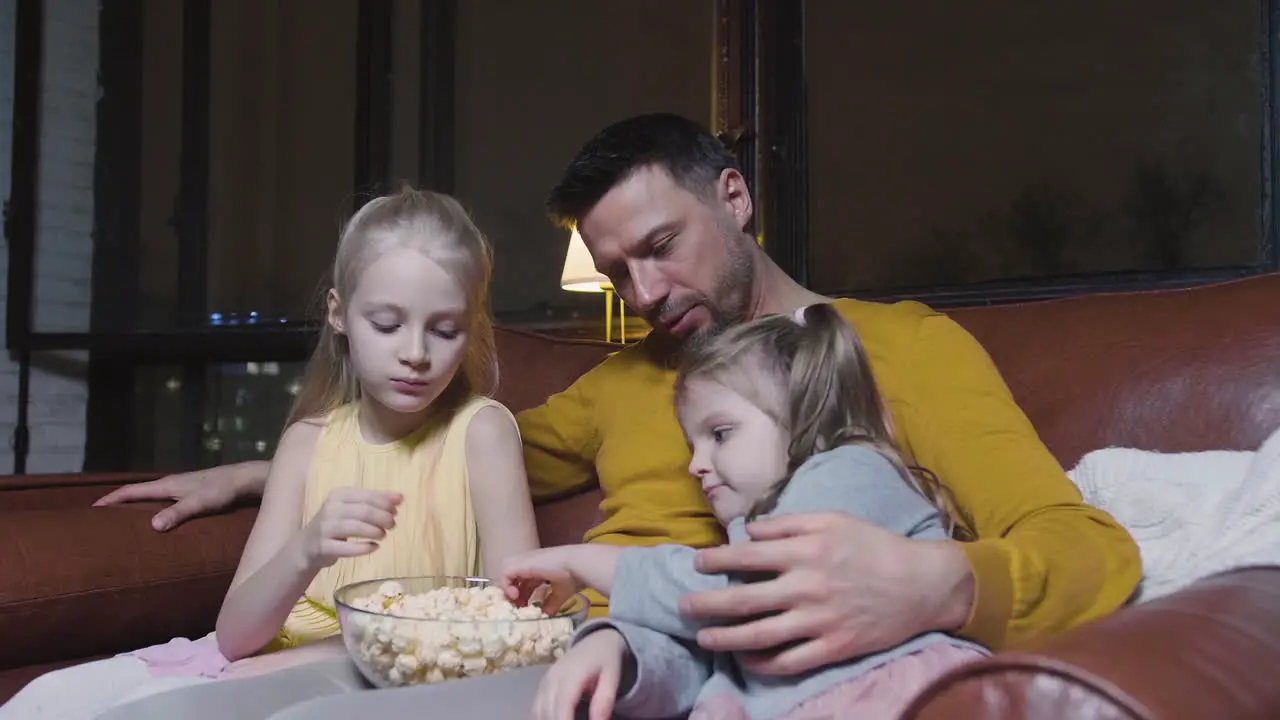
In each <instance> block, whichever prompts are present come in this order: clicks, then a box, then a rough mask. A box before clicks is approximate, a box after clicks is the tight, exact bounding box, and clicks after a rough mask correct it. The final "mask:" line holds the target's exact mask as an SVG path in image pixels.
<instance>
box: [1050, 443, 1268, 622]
mask: <svg viewBox="0 0 1280 720" xmlns="http://www.w3.org/2000/svg"><path fill="white" fill-rule="evenodd" d="M1068 475H1070V477H1071V479H1072V481H1073V482H1075V484H1076V486H1077V487H1079V488H1080V492H1081V493H1082V494H1083V495H1084V499H1085V501H1086V502H1088V503H1089V504H1090V505H1093V506H1095V507H1097V508H1100V509H1102V510H1104V511H1106V512H1108V513H1110V514H1111V515H1112V517H1114V518H1115V519H1116V520H1117V521H1118V522H1119V523H1120V524H1121V525H1123V526H1124V527H1125V528H1126V529H1128V530H1129V532H1130V533H1131V534H1132V535H1133V537H1134V539H1135V540H1136V541H1137V543H1138V549H1139V551H1140V552H1141V554H1142V564H1143V579H1142V585H1141V587H1140V588H1139V593H1138V597H1137V598H1135V601H1136V602H1142V601H1144V600H1151V599H1153V598H1156V597H1160V596H1162V595H1167V594H1169V593H1171V592H1174V591H1176V590H1179V589H1181V588H1183V587H1185V586H1187V585H1189V584H1191V583H1192V582H1195V581H1196V580H1199V579H1201V578H1204V577H1207V576H1209V575H1213V574H1215V573H1218V572H1223V571H1226V570H1232V569H1235V568H1240V567H1245V566H1249V565H1280V428H1277V430H1276V431H1275V432H1273V433H1272V435H1271V437H1270V438H1268V439H1267V440H1266V441H1265V442H1264V443H1263V444H1262V446H1261V447H1260V448H1259V449H1258V450H1257V451H1256V452H1235V451H1209V452H1196V453H1157V452H1149V451H1145V450H1135V449H1132V448H1114V447H1113V448H1104V449H1102V450H1095V451H1093V452H1091V453H1089V454H1088V455H1085V456H1084V457H1083V458H1081V460H1080V463H1079V464H1078V465H1076V467H1075V468H1074V469H1073V470H1071V471H1070V472H1069V473H1068Z"/></svg>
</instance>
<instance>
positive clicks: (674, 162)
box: [547, 113, 738, 228]
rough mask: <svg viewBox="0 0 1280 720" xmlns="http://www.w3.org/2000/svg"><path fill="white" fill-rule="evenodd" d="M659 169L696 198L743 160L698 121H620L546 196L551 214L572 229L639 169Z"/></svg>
mask: <svg viewBox="0 0 1280 720" xmlns="http://www.w3.org/2000/svg"><path fill="white" fill-rule="evenodd" d="M649 166H658V167H661V168H662V169H663V170H665V171H666V172H667V174H669V175H670V176H671V178H672V179H673V180H674V181H675V182H676V183H677V184H679V185H680V187H682V188H684V189H685V190H688V191H689V192H691V193H694V194H696V195H703V194H705V193H706V192H707V190H708V189H709V188H710V187H711V186H712V184H713V183H714V182H715V181H716V179H717V178H719V177H720V173H722V172H724V170H725V169H726V168H733V169H735V170H737V169H738V162H737V160H735V159H734V157H733V154H732V153H730V152H729V150H728V148H726V147H725V146H724V143H722V142H720V140H719V139H717V138H716V137H715V136H714V135H712V134H711V133H710V132H708V131H707V130H706V128H704V127H702V126H701V125H699V124H698V123H696V122H694V121H692V120H690V119H688V118H684V117H681V116H679V115H673V114H670V113H651V114H647V115H637V116H635V117H631V118H627V119H626V120H620V121H618V122H616V123H614V124H612V125H610V126H609V127H607V128H605V129H604V130H601V131H600V132H599V133H598V134H597V135H596V136H595V137H593V138H591V139H590V140H588V141H587V143H586V144H585V145H583V146H582V149H581V150H579V151H578V154H577V155H576V156H575V157H574V158H573V161H572V162H570V163H569V167H568V168H566V169H565V171H564V175H563V176H561V178H560V182H559V183H557V184H556V186H555V188H554V189H552V191H551V195H550V196H549V197H548V198H547V212H548V213H549V214H550V215H551V219H552V220H553V221H554V222H556V224H558V225H560V226H562V227H566V228H568V227H572V226H574V225H576V224H577V223H578V220H579V219H581V218H582V216H583V215H585V214H587V213H588V212H590V211H591V208H593V207H595V205H596V203H598V202H600V198H602V197H604V196H605V193H607V192H609V191H610V190H612V189H613V188H614V187H615V186H617V185H618V183H620V182H622V181H623V180H626V179H627V178H629V177H631V175H632V173H634V172H636V171H637V170H639V169H641V168H644V167H649Z"/></svg>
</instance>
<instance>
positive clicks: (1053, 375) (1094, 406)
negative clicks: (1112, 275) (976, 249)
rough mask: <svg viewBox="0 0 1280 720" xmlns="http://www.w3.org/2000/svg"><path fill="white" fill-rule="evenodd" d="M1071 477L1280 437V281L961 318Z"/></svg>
mask: <svg viewBox="0 0 1280 720" xmlns="http://www.w3.org/2000/svg"><path fill="white" fill-rule="evenodd" d="M951 316H952V317H953V318H954V319H955V320H956V321H957V322H959V323H960V324H961V325H963V326H964V327H965V328H966V329H968V330H969V332H971V333H973V335H974V336H975V337H976V338H977V339H978V341H979V342H981V343H982V345H983V346H984V347H985V348H986V350H987V352H988V353H989V354H990V355H991V357H992V359H993V360H994V361H995V363H996V366H997V367H999V369H1000V372H1001V374H1002V375H1003V376H1004V379H1005V381H1006V382H1007V383H1008V384H1009V387H1010V389H1011V390H1012V391H1013V394H1014V397H1015V399H1016V400H1017V401H1018V404H1019V405H1020V406H1021V407H1022V409H1023V411H1024V412H1026V413H1027V416H1028V417H1029V418H1030V419H1031V422H1032V424H1033V425H1034V426H1035V427H1036V429H1037V430H1038V431H1039V433H1040V437H1041V438H1042V439H1043V440H1044V442H1045V444H1046V445H1048V446H1049V449H1050V450H1051V451H1052V452H1053V453H1054V455H1055V456H1057V458H1058V460H1059V462H1061V463H1062V464H1063V466H1064V467H1067V468H1070V467H1072V466H1074V465H1075V463H1076V461H1078V460H1079V459H1080V456H1081V455H1083V454H1084V453H1086V452H1089V451H1090V450H1094V449H1097V448H1101V447H1107V446H1123V447H1136V448H1141V449H1144V450H1158V451H1162V452H1190V451H1198V450H1213V449H1227V450H1256V449H1257V448H1258V445H1259V444H1260V443H1261V442H1262V441H1263V440H1264V439H1266V437H1267V436H1268V435H1269V434H1270V433H1272V432H1274V431H1275V429H1276V428H1277V427H1280V275H1274V274H1273V275H1266V276H1261V277H1254V278H1249V279H1245V280H1235V281H1231V282H1226V283H1221V284H1216V285H1208V286H1201V287H1196V288H1190V289H1183V290H1162V291H1151V292H1136V293H1115V294H1102V295H1090V296H1083V297H1076V298H1069V299H1064V300H1053V301H1048V302H1037V303H1027V304H1022V305H1004V306H993V307H986V308H973V309H965V310H958V311H955V312H953V313H951Z"/></svg>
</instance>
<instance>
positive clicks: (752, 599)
mask: <svg viewBox="0 0 1280 720" xmlns="http://www.w3.org/2000/svg"><path fill="white" fill-rule="evenodd" d="M747 532H748V534H749V535H750V536H751V538H752V542H749V543H740V544H735V545H725V546H722V547H717V548H709V549H707V550H703V551H701V552H700V553H699V557H698V560H697V568H698V570H699V571H701V572H704V573H724V572H733V573H746V572H765V573H775V574H776V575H777V577H775V578H774V579H772V580H765V581H761V582H756V583H749V584H744V585H734V586H731V587H729V588H727V589H723V590H712V591H709V592H704V593H698V594H695V595H690V596H688V597H685V598H683V599H682V600H681V603H680V607H681V610H682V611H683V612H685V613H687V614H689V615H691V616H694V617H699V618H717V619H723V618H746V617H751V616H759V615H763V616H764V617H761V618H759V619H756V620H751V621H749V622H743V623H741V624H736V625H735V624H727V623H726V624H722V625H719V626H717V627H711V628H706V629H703V630H701V631H700V632H699V633H698V644H699V645H701V646H702V647H703V648H705V649H707V650H711V651H718V652H755V653H760V654H756V655H749V656H746V657H744V658H743V660H744V664H746V665H747V666H748V667H750V668H751V669H752V670H754V671H756V672H760V673H765V674H771V675H794V674H798V673H801V672H805V671H808V670H812V669H814V668H816V667H820V666H822V665H826V664H829V663H832V662H839V661H843V660H847V659H849V658H852V657H857V656H860V655H864V654H866V653H871V652H875V651H878V650H884V649H885V648H889V647H892V646H894V645H897V644H899V643H901V642H903V641H905V640H907V639H909V638H911V637H914V636H916V635H919V634H922V633H924V632H928V631H931V630H954V629H956V628H958V627H959V626H960V625H961V624H963V623H964V621H965V619H966V618H967V616H968V612H969V608H970V606H971V604H972V601H973V600H972V598H973V587H972V575H971V574H970V570H969V564H968V561H967V560H966V559H965V557H964V554H963V553H962V552H961V551H960V550H959V548H958V547H957V546H956V545H955V543H952V542H949V541H925V540H910V539H907V538H905V537H903V536H901V535H898V534H896V533H893V532H890V531H888V530H885V529H883V528H880V527H878V526H876V525H873V524H871V523H868V522H865V521H863V520H859V519H857V518H854V517H852V516H850V515H846V514H841V513H824V514H800V515H785V516H782V517H777V518H771V519H768V520H764V521H761V522H758V523H754V524H752V525H749V526H748V527H747ZM783 645H789V646H790V647H787V648H786V649H783V650H780V651H779V650H776V649H777V648H779V647H780V646H783Z"/></svg>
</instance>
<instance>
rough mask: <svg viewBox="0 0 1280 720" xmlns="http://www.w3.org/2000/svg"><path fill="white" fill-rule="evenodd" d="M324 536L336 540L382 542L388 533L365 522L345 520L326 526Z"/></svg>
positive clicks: (335, 521)
mask: <svg viewBox="0 0 1280 720" xmlns="http://www.w3.org/2000/svg"><path fill="white" fill-rule="evenodd" d="M324 534H325V537H329V538H333V539H335V540H349V539H363V540H381V539H382V538H384V537H386V534H387V531H386V530H384V529H382V528H380V527H378V526H377V525H373V524H370V523H367V522H365V521H363V520H353V519H350V518H344V519H341V520H334V521H332V522H330V523H328V524H326V526H325V533H324Z"/></svg>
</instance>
